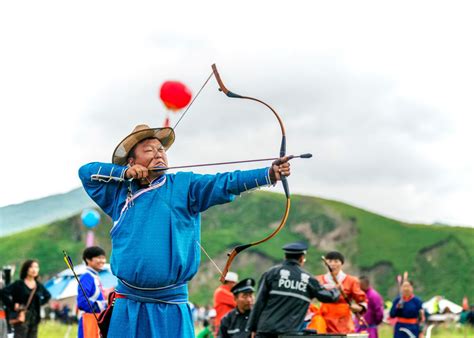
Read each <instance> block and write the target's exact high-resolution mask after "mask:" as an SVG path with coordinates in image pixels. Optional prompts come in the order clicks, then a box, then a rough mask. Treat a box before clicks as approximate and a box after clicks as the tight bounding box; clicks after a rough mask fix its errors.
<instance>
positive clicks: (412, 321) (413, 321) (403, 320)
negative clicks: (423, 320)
mask: <svg viewBox="0 0 474 338" xmlns="http://www.w3.org/2000/svg"><path fill="white" fill-rule="evenodd" d="M397 322H398V323H402V324H418V318H403V317H397Z"/></svg>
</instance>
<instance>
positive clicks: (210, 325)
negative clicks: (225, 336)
mask: <svg viewBox="0 0 474 338" xmlns="http://www.w3.org/2000/svg"><path fill="white" fill-rule="evenodd" d="M215 319H216V310H215V309H210V310H209V312H208V313H207V318H206V319H204V321H203V325H204V328H203V329H202V330H201V331H200V332H199V333H198V334H197V336H196V338H214V337H215V336H214V332H215V330H216V325H215Z"/></svg>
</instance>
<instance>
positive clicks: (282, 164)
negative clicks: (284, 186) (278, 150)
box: [270, 156, 291, 183]
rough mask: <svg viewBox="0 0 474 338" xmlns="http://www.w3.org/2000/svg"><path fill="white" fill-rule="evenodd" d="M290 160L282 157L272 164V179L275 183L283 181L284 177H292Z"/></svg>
mask: <svg viewBox="0 0 474 338" xmlns="http://www.w3.org/2000/svg"><path fill="white" fill-rule="evenodd" d="M289 160H290V159H289V157H288V156H285V157H281V158H280V159H278V160H276V161H274V162H273V163H272V167H271V168H270V179H271V180H272V182H273V183H275V182H276V181H281V177H282V176H290V174H291V173H290V162H288V161H289Z"/></svg>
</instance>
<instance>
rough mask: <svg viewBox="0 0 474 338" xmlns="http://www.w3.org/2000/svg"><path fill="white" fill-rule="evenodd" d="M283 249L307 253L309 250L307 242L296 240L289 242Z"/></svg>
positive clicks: (288, 252) (290, 252) (291, 252)
mask: <svg viewBox="0 0 474 338" xmlns="http://www.w3.org/2000/svg"><path fill="white" fill-rule="evenodd" d="M282 249H283V251H285V253H287V254H304V255H305V254H306V250H308V246H307V245H306V244H305V243H301V242H295V243H289V244H286V245H285V246H283V248H282Z"/></svg>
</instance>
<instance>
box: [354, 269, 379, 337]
mask: <svg viewBox="0 0 474 338" xmlns="http://www.w3.org/2000/svg"><path fill="white" fill-rule="evenodd" d="M359 281H360V288H361V289H362V290H363V291H364V292H365V294H366V296H367V311H366V312H365V314H364V319H365V321H366V322H367V324H368V327H365V326H364V325H359V323H358V321H356V332H367V333H368V334H369V338H378V337H379V333H378V331H377V326H378V325H379V324H380V323H381V322H382V320H383V298H382V296H380V294H379V293H378V292H377V291H375V290H374V289H373V288H372V287H371V286H370V281H369V277H367V276H361V277H359Z"/></svg>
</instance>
